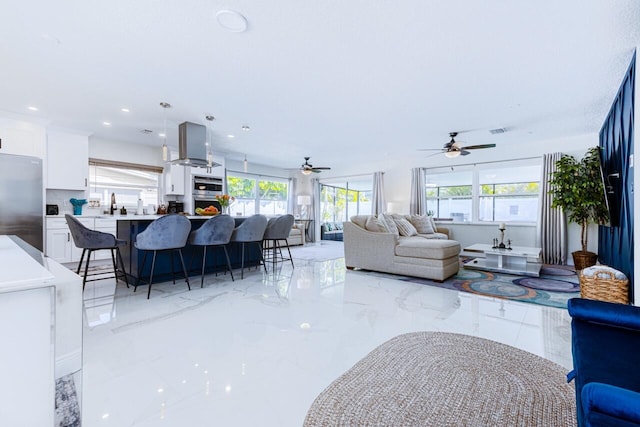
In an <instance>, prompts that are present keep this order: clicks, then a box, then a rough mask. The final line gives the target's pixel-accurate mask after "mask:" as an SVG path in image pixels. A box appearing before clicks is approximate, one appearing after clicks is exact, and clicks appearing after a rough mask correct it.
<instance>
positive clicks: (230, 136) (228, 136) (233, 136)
mask: <svg viewBox="0 0 640 427" xmlns="http://www.w3.org/2000/svg"><path fill="white" fill-rule="evenodd" d="M235 137H236V136H235V135H231V134H229V135H227V138H235Z"/></svg>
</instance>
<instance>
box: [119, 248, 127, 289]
mask: <svg viewBox="0 0 640 427" xmlns="http://www.w3.org/2000/svg"><path fill="white" fill-rule="evenodd" d="M116 255H117V258H118V261H119V262H120V265H121V266H122V276H123V277H124V283H126V284H127V288H128V287H129V279H128V278H127V272H126V271H125V269H124V261H123V260H122V254H121V253H120V248H119V247H117V246H116ZM117 281H118V269H117V263H116V282H117Z"/></svg>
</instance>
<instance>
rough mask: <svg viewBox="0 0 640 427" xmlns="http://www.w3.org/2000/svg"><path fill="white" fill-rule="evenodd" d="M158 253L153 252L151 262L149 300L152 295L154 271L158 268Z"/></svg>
mask: <svg viewBox="0 0 640 427" xmlns="http://www.w3.org/2000/svg"><path fill="white" fill-rule="evenodd" d="M156 253H157V251H153V259H152V261H151V275H150V276H149V290H148V291H147V299H149V296H150V295H151V284H152V283H153V269H154V268H155V267H156Z"/></svg>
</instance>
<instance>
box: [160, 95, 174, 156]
mask: <svg viewBox="0 0 640 427" xmlns="http://www.w3.org/2000/svg"><path fill="white" fill-rule="evenodd" d="M160 106H161V107H162V108H163V110H164V114H163V119H162V139H163V141H162V161H163V162H166V161H167V160H169V147H167V108H171V104H169V103H168V102H161V103H160Z"/></svg>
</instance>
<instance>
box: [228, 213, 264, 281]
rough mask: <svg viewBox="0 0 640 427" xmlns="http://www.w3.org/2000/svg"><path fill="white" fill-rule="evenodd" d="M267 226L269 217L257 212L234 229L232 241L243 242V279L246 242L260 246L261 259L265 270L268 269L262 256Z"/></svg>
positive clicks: (242, 275) (241, 273)
mask: <svg viewBox="0 0 640 427" xmlns="http://www.w3.org/2000/svg"><path fill="white" fill-rule="evenodd" d="M266 228H267V217H266V216H264V215H260V214H256V215H252V216H250V217H249V218H247V219H245V220H244V221H243V222H242V224H240V225H239V226H237V227H236V228H235V230H233V234H232V235H231V241H232V242H238V243H242V261H241V268H242V270H241V272H240V278H241V279H244V258H245V256H244V255H245V244H251V243H255V244H256V245H257V246H258V249H259V250H260V252H259V253H260V260H261V261H262V265H263V267H264V271H265V272H266V271H267V266H266V265H265V263H264V258H263V257H262V238H263V237H264V231H265V230H266Z"/></svg>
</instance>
